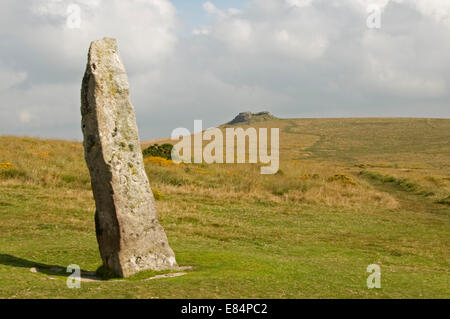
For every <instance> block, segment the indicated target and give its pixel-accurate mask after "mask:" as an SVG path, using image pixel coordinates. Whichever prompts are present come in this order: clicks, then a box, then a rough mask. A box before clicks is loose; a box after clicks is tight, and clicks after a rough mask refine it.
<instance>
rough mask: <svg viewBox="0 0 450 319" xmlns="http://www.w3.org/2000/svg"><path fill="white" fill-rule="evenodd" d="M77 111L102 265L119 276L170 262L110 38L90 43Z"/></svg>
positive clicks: (125, 84) (170, 253)
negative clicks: (79, 113) (90, 186)
mask: <svg viewBox="0 0 450 319" xmlns="http://www.w3.org/2000/svg"><path fill="white" fill-rule="evenodd" d="M81 114H82V130H83V135H84V150H85V158H86V162H87V165H88V168H89V171H90V174H91V184H92V190H93V192H94V198H95V204H96V213H95V227H96V234H97V240H98V244H99V248H100V254H101V257H102V260H103V263H104V265H105V266H107V267H108V268H109V269H110V270H112V271H113V272H114V273H115V274H116V275H118V276H122V277H128V276H130V275H132V274H134V273H136V272H139V271H142V270H146V269H152V270H163V269H173V268H176V267H177V264H176V261H175V255H174V253H173V251H172V249H171V248H170V247H169V244H168V240H167V236H166V234H165V232H164V229H163V228H162V226H161V225H160V224H159V222H158V217H157V213H156V206H155V200H154V198H153V193H152V191H151V189H150V184H149V181H148V178H147V175H146V173H145V170H144V162H143V157H142V152H141V148H140V143H139V136H138V130H137V125H136V118H135V114H134V108H133V106H132V105H131V102H130V98H129V85H128V78H127V75H126V73H125V68H124V66H123V64H122V62H121V59H120V57H119V53H118V50H117V43H116V40H115V39H110V38H105V39H103V40H99V41H93V42H92V43H91V46H90V49H89V56H88V63H87V67H86V72H85V75H84V78H83V84H82V88H81Z"/></svg>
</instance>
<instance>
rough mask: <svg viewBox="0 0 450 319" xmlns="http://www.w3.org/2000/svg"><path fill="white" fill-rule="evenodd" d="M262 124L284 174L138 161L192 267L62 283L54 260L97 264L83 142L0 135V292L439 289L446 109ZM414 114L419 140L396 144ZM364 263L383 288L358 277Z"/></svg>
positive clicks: (444, 260) (445, 221)
mask: <svg viewBox="0 0 450 319" xmlns="http://www.w3.org/2000/svg"><path fill="white" fill-rule="evenodd" d="M352 121H353V124H354V125H353V124H352ZM365 121H366V122H367V123H365ZM265 124H266V125H270V126H279V127H280V128H281V129H282V132H283V133H282V136H281V143H280V144H281V150H282V160H281V166H282V167H281V168H282V173H280V174H277V175H274V176H261V175H260V174H259V169H258V166H257V165H180V166H177V165H169V166H167V165H163V164H155V163H146V169H147V173H148V175H149V178H150V181H151V185H152V188H153V190H154V192H156V191H157V192H158V194H159V195H158V196H157V198H158V200H157V205H158V211H159V219H160V223H161V224H162V225H163V226H164V228H165V230H166V232H167V235H168V238H169V242H170V245H171V247H172V248H173V250H174V251H175V254H176V257H177V261H178V263H179V264H180V265H181V266H194V268H193V269H192V270H188V271H186V272H187V274H186V275H184V276H181V277H175V278H164V279H156V280H145V279H146V278H148V277H151V276H154V275H156V274H159V273H157V272H152V271H149V272H144V273H140V274H137V275H135V276H133V277H131V278H127V279H125V280H106V281H102V282H83V283H82V288H81V289H68V288H67V286H66V284H65V281H66V279H67V275H68V274H66V273H64V272H62V273H61V272H57V271H54V269H55V267H62V268H66V267H67V266H68V265H70V264H78V265H80V267H81V268H82V270H85V271H96V270H97V269H98V268H99V267H100V266H101V259H100V256H99V252H98V246H97V242H96V238H95V229H94V211H95V207H94V202H93V198H92V192H91V190H90V186H89V174H88V172H87V168H86V167H85V163H84V160H83V154H82V146H81V144H79V143H71V142H64V141H45V140H37V139H30V138H14V137H0V145H1V148H0V162H3V161H4V162H11V163H12V164H13V167H12V168H9V169H4V170H3V171H1V172H2V173H0V234H1V236H0V297H1V298H449V297H450V285H449V272H450V267H449V261H450V256H449V249H448V243H449V242H450V218H449V212H450V209H449V206H448V204H446V203H444V201H445V199H446V198H447V196H448V195H449V183H450V180H448V178H449V176H450V171H449V167H448V163H449V162H450V154H449V153H448V148H446V146H445V145H446V144H445V143H448V140H449V139H448V138H447V134H448V132H449V131H450V120H424V119H417V120H411V119H409V120H405V119H399V120H394V119H386V120H384V121H383V120H382V119H365V120H364V119H354V120H350V119H345V120H311V119H305V120H295V119H294V120H276V121H273V122H267V123H265ZM265 124H264V123H258V125H260V126H263V125H265ZM429 126H430V128H428V127H429ZM411 127H412V128H411ZM414 127H416V129H419V130H423V132H422V135H423V136H422V137H421V138H420V139H417V143H423V144H420V145H417V147H415V148H413V149H411V151H410V152H411V153H410V155H409V156H407V155H406V153H407V152H409V151H408V150H409V147H410V144H411V141H410V137H408V134H409V132H412V131H414ZM425 127H426V129H425ZM367 128H370V130H371V132H372V133H370V132H369V133H368V132H367ZM446 128H448V130H446ZM371 134H372V135H371ZM439 134H440V136H441V138H440V139H439V138H438V137H439ZM365 135H367V136H365ZM418 135H420V134H419V133H417V134H416V135H414V136H413V138H416V137H417V136H418ZM318 136H319V137H318ZM360 136H361V141H360V140H358V138H359V137H360ZM369 136H370V139H369ZM388 137H389V141H390V143H391V145H392V148H394V147H395V148H397V149H398V150H399V152H398V153H397V152H395V150H394V149H389V143H388V142H386V141H385V139H387V138H388ZM445 139H447V140H445ZM369 140H370V143H369ZM425 141H426V143H425ZM430 141H433V143H431V144H430ZM445 141H447V142H445ZM366 143H367V145H366ZM437 143H441V145H437ZM361 145H362V147H361ZM333 149H334V152H333ZM419 149H420V151H419ZM45 152H48V153H49V156H46V155H45V156H42V154H41V155H38V153H45ZM383 152H384V153H383ZM403 153H405V154H403ZM413 153H414V154H416V156H412V154H413ZM299 159H300V160H301V161H300V162H299V161H298V160H299ZM360 163H364V165H365V168H364V170H363V172H362V173H361V174H360V172H361V167H359V166H357V165H359V164H360ZM14 169H15V170H18V171H21V172H23V173H24V175H22V174H17V173H14V172H10V171H11V170H14ZM349 181H351V182H349ZM431 192H432V193H433V195H431V194H430V193H431ZM439 200H442V201H443V202H442V203H439ZM373 263H376V264H379V265H380V266H381V274H382V279H381V285H382V288H381V289H370V290H369V289H367V286H366V279H367V276H368V275H369V274H368V273H366V268H367V266H368V265H370V264H373ZM33 267H35V268H39V269H40V272H36V273H33V272H31V271H30V268H33Z"/></svg>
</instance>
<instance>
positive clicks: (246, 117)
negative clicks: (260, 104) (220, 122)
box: [227, 111, 276, 125]
mask: <svg viewBox="0 0 450 319" xmlns="http://www.w3.org/2000/svg"><path fill="white" fill-rule="evenodd" d="M274 119H276V117H275V116H273V115H272V114H270V113H269V112H267V111H264V112H259V113H251V112H241V113H239V114H238V115H237V116H236V117H235V118H234V119H233V120H232V121H231V122H228V123H227V124H229V125H233V124H251V123H255V122H263V121H270V120H274Z"/></svg>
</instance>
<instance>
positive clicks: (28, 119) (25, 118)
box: [19, 110, 33, 124]
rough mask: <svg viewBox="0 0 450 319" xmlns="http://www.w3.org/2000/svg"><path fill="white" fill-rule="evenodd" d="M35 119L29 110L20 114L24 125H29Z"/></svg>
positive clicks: (20, 119)
mask: <svg viewBox="0 0 450 319" xmlns="http://www.w3.org/2000/svg"><path fill="white" fill-rule="evenodd" d="M32 119H33V116H32V115H31V112H30V111H29V110H22V111H20V112H19V121H20V123H22V124H28V123H30V122H31V120H32Z"/></svg>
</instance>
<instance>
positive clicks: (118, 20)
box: [0, 0, 450, 138]
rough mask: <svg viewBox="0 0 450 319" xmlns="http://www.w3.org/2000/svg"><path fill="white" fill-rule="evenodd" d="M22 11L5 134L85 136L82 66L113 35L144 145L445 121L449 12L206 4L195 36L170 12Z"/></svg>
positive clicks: (348, 2)
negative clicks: (387, 120)
mask: <svg viewBox="0 0 450 319" xmlns="http://www.w3.org/2000/svg"><path fill="white" fill-rule="evenodd" d="M70 3H75V4H78V5H79V6H80V8H81V28H80V29H70V28H68V27H67V25H66V19H67V10H66V9H67V5H68V4H70ZM373 3H375V4H378V5H379V6H380V7H381V8H382V10H383V14H382V28H381V29H378V30H369V29H368V28H367V27H366V18H367V12H366V9H367V6H368V5H369V4H373ZM27 4H28V6H27V5H23V4H22V3H19V2H18V1H13V0H4V1H1V2H0V30H1V31H0V37H1V39H2V41H1V42H0V98H1V99H2V104H1V105H0V111H1V113H2V114H3V116H2V117H1V118H0V134H7V133H8V134H34V135H44V136H52V137H74V136H75V137H78V138H80V137H81V132H80V128H79V121H80V114H79V90H80V84H81V78H82V75H83V72H84V67H85V63H86V54H87V50H88V47H89V43H90V41H92V40H94V39H99V38H103V37H104V36H111V37H115V38H117V39H118V42H119V50H120V53H121V55H122V58H123V61H124V64H125V67H126V69H127V71H128V74H129V79H130V84H131V98H132V101H133V104H134V106H135V108H136V112H137V118H138V122H139V124H140V133H141V134H142V135H143V137H145V138H151V137H162V136H167V135H169V134H170V132H171V130H172V128H174V127H178V126H186V125H189V124H190V123H191V122H192V120H193V119H194V118H201V119H204V120H205V125H207V126H213V125H217V124H221V123H223V122H225V121H226V120H231V118H230V117H233V116H234V115H235V113H237V112H240V111H245V110H251V111H257V110H265V109H268V110H270V111H272V112H274V113H275V114H278V115H280V116H283V115H287V114H289V115H290V116H291V115H296V116H354V115H364V116H372V115H377V116H384V115H399V116H421V115H422V116H427V115H439V116H444V117H445V116H447V117H448V116H450V109H449V108H448V100H449V98H450V94H449V93H448V92H450V90H449V89H450V84H449V81H450V61H449V57H450V38H449V36H448V35H449V29H448V27H449V26H450V24H449V18H448V17H449V12H450V10H449V9H450V1H447V0H248V1H247V2H245V5H243V6H242V7H240V8H238V9H237V8H228V9H224V8H218V7H216V6H215V5H214V1H208V2H205V3H204V5H203V10H204V13H205V15H207V16H208V23H207V24H203V25H201V26H198V27H196V28H194V30H192V35H191V36H187V37H186V36H183V37H180V36H178V34H181V33H184V32H180V31H183V30H180V29H179V28H178V27H179V26H182V24H181V23H180V21H179V17H180V16H182V15H177V12H176V8H175V7H174V5H172V3H171V2H170V1H169V0H128V1H123V0H95V1H89V0H70V1H69V0H33V1H28V2H27ZM200 9H201V8H200ZM423 105H426V106H427V107H426V108H424V107H423ZM374 106H376V108H374ZM23 124H26V125H23Z"/></svg>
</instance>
